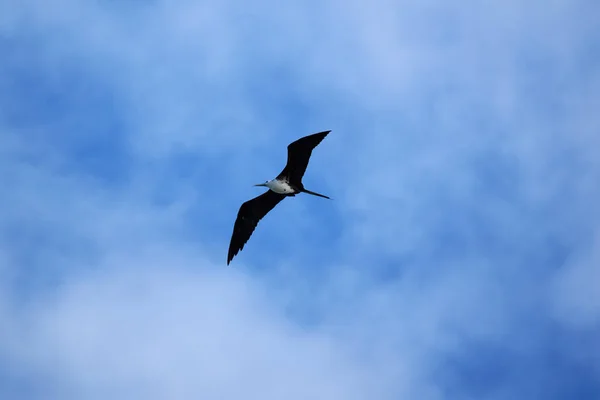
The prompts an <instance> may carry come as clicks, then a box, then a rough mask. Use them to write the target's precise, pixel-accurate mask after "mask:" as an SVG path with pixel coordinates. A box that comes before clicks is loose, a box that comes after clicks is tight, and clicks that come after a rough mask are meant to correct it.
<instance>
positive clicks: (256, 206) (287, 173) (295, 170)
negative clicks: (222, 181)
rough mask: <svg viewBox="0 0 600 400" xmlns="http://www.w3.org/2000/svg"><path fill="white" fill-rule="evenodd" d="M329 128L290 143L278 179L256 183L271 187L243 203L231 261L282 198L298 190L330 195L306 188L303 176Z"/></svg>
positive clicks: (232, 237) (296, 192) (231, 243)
mask: <svg viewBox="0 0 600 400" xmlns="http://www.w3.org/2000/svg"><path fill="white" fill-rule="evenodd" d="M329 132H331V131H323V132H319V133H315V134H312V135H308V136H305V137H303V138H300V139H298V140H296V141H295V142H292V143H290V144H289V145H288V148H287V149H288V157H287V164H286V166H285V168H283V171H281V173H280V174H279V175H277V177H276V178H275V179H272V180H270V181H266V182H265V183H259V184H257V185H254V186H265V187H268V188H269V190H267V191H266V192H264V193H263V194H261V195H260V196H257V197H255V198H253V199H252V200H248V201H247V202H245V203H244V204H242V206H241V207H240V210H239V211H238V214H237V218H236V220H235V224H234V225H233V234H232V235H231V242H230V243H229V253H228V254H227V265H229V263H230V262H231V260H232V259H233V257H235V256H236V254H237V253H238V252H240V251H241V250H242V249H243V248H244V245H245V244H246V242H248V239H250V236H251V235H252V232H254V229H255V228H256V225H258V222H259V221H260V220H261V219H262V218H263V217H264V216H265V215H267V213H268V212H269V211H271V210H272V209H273V208H275V206H276V205H277V204H279V202H280V201H281V200H283V199H285V198H286V197H288V196H295V195H297V194H298V193H308V194H312V195H313V196H319V197H323V198H326V199H329V197H327V196H325V195H322V194H319V193H315V192H311V191H310V190H306V189H305V188H304V185H303V184H302V177H303V176H304V172H305V171H306V167H307V166H308V160H309V159H310V155H311V154H312V151H313V149H314V148H315V147H316V146H317V145H318V144H319V143H321V141H322V140H323V139H324V138H325V136H327V134H329Z"/></svg>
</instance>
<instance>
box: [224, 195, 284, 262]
mask: <svg viewBox="0 0 600 400" xmlns="http://www.w3.org/2000/svg"><path fill="white" fill-rule="evenodd" d="M285 197H286V196H285V195H283V194H277V193H275V192H273V191H271V190H267V191H266V192H265V193H263V194H261V195H260V196H257V197H255V198H253V199H252V200H248V201H247V202H245V203H244V204H242V206H241V207H240V210H239V211H238V215H237V219H236V220H235V224H234V225H233V234H232V235H231V242H230V243H229V253H228V255H227V265H229V263H230V262H231V260H232V259H233V257H235V255H236V254H237V253H238V252H239V251H240V250H242V249H243V248H244V245H245V244H246V242H247V241H248V239H250V236H251V235H252V232H254V229H255V228H256V225H258V222H259V221H260V220H261V219H262V218H263V217H264V216H265V215H267V213H268V212H269V211H271V210H272V209H273V208H274V207H275V206H276V205H277V204H278V203H279V202H280V201H281V200H283V199H284V198H285Z"/></svg>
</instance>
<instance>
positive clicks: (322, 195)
mask: <svg viewBox="0 0 600 400" xmlns="http://www.w3.org/2000/svg"><path fill="white" fill-rule="evenodd" d="M302 192H303V193H308V194H312V195H313V196H319V197H323V198H325V199H330V200H331V198H330V197H327V196H325V195H324V194H319V193H315V192H311V191H310V190H306V189H302Z"/></svg>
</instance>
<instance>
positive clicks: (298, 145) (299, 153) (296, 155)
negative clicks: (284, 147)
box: [277, 131, 331, 183]
mask: <svg viewBox="0 0 600 400" xmlns="http://www.w3.org/2000/svg"><path fill="white" fill-rule="evenodd" d="M329 132H331V131H323V132H319V133H313V134H312V135H308V136H305V137H303V138H300V139H298V140H296V141H295V142H292V143H290V144H289V145H288V159H287V164H286V166H285V168H284V169H283V171H281V173H280V174H279V176H278V177H277V178H282V177H287V178H288V179H289V180H290V181H291V182H294V183H300V182H301V181H302V177H303V176H304V172H306V167H307V166H308V160H309V159H310V156H311V154H312V151H313V149H314V148H315V147H317V145H318V144H319V143H321V141H322V140H323V139H325V136H327V134H328V133H329Z"/></svg>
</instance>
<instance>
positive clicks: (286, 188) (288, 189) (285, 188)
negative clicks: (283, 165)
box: [265, 178, 298, 195]
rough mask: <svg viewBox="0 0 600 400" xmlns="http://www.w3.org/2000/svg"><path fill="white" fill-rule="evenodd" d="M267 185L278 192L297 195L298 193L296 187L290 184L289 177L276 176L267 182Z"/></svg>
mask: <svg viewBox="0 0 600 400" xmlns="http://www.w3.org/2000/svg"><path fill="white" fill-rule="evenodd" d="M265 186H266V187H268V188H269V189H271V190H272V191H274V192H275V193H277V194H287V195H295V194H296V193H298V190H297V189H294V188H293V187H292V186H290V184H289V182H288V181H287V179H277V178H275V179H272V180H270V181H268V182H265Z"/></svg>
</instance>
